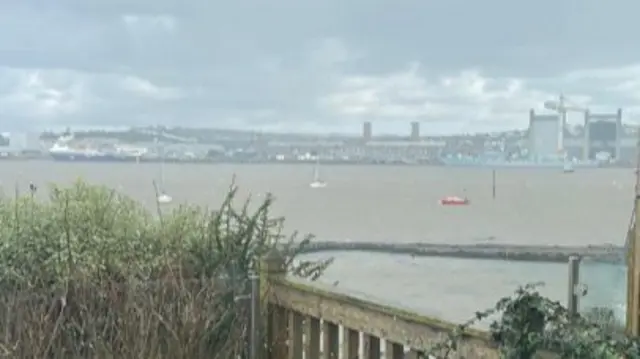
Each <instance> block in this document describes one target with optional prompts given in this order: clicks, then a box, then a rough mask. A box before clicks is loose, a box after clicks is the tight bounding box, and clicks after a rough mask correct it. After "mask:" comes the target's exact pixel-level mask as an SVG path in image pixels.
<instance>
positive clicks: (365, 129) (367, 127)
mask: <svg viewBox="0 0 640 359" xmlns="http://www.w3.org/2000/svg"><path fill="white" fill-rule="evenodd" d="M362 139H363V140H364V141H371V122H369V121H367V122H365V123H363V124H362Z"/></svg>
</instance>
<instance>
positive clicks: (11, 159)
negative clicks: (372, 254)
mask: <svg viewBox="0 0 640 359" xmlns="http://www.w3.org/2000/svg"><path fill="white" fill-rule="evenodd" d="M4 161H6V162H35V161H40V162H52V163H74V164H114V163H118V164H131V165H136V164H138V163H141V164H142V163H161V162H163V161H162V160H159V159H143V160H141V161H139V162H137V161H135V160H122V161H117V160H114V161H111V160H109V161H100V160H55V159H53V158H47V157H23V158H16V157H5V158H0V163H1V162H4ZM164 162H165V163H167V164H185V165H188V164H197V165H219V164H234V165H270V164H271V165H307V166H310V165H313V164H314V163H315V162H314V161H294V160H284V161H279V160H262V161H243V160H232V159H225V160H177V159H166V160H165V161H164ZM322 165H326V166H390V167H392V166H403V167H446V168H475V169H495V170H505V171H513V170H557V169H561V168H560V167H558V168H556V167H552V166H535V165H532V166H526V165H524V166H512V167H511V166H500V165H499V166H490V165H486V166H483V165H471V166H449V165H445V164H443V163H438V162H428V163H406V162H373V161H326V160H325V161H322ZM612 168H613V169H624V168H628V169H633V168H635V165H629V164H617V165H615V164H614V165H607V166H601V167H586V168H584V169H589V170H591V169H612ZM577 170H582V169H581V168H578V169H577Z"/></svg>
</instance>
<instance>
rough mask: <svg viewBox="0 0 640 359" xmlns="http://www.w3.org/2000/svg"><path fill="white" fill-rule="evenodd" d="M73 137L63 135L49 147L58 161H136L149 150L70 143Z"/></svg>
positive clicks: (50, 153)
mask: <svg viewBox="0 0 640 359" xmlns="http://www.w3.org/2000/svg"><path fill="white" fill-rule="evenodd" d="M71 139H72V138H71V137H64V138H63V137H61V138H60V139H58V141H56V143H55V144H54V145H53V146H52V147H51V148H50V149H49V151H48V152H49V155H50V156H51V158H53V159H54V160H56V161H66V162H82V161H90V162H136V161H140V160H141V158H142V157H143V156H144V154H145V153H146V152H147V151H146V149H144V148H135V147H118V146H102V147H100V148H92V147H86V146H72V145H70V140H71Z"/></svg>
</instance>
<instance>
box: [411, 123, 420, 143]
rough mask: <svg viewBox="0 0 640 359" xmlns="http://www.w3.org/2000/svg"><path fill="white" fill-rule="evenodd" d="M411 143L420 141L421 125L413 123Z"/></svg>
mask: <svg viewBox="0 0 640 359" xmlns="http://www.w3.org/2000/svg"><path fill="white" fill-rule="evenodd" d="M410 139H411V141H420V123H419V122H411V137H410Z"/></svg>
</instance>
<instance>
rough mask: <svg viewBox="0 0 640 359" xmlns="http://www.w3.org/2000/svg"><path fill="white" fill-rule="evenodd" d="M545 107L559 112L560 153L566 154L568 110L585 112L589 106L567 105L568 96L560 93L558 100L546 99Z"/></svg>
mask: <svg viewBox="0 0 640 359" xmlns="http://www.w3.org/2000/svg"><path fill="white" fill-rule="evenodd" d="M544 108H546V109H547V110H552V111H555V112H557V113H558V154H559V155H561V156H563V157H564V156H566V153H565V149H564V128H565V126H566V124H567V113H568V112H581V113H585V112H587V111H588V109H587V108H583V107H578V106H571V105H567V103H566V98H565V97H564V95H563V94H560V96H559V98H558V100H557V101H555V100H551V101H545V102H544Z"/></svg>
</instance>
